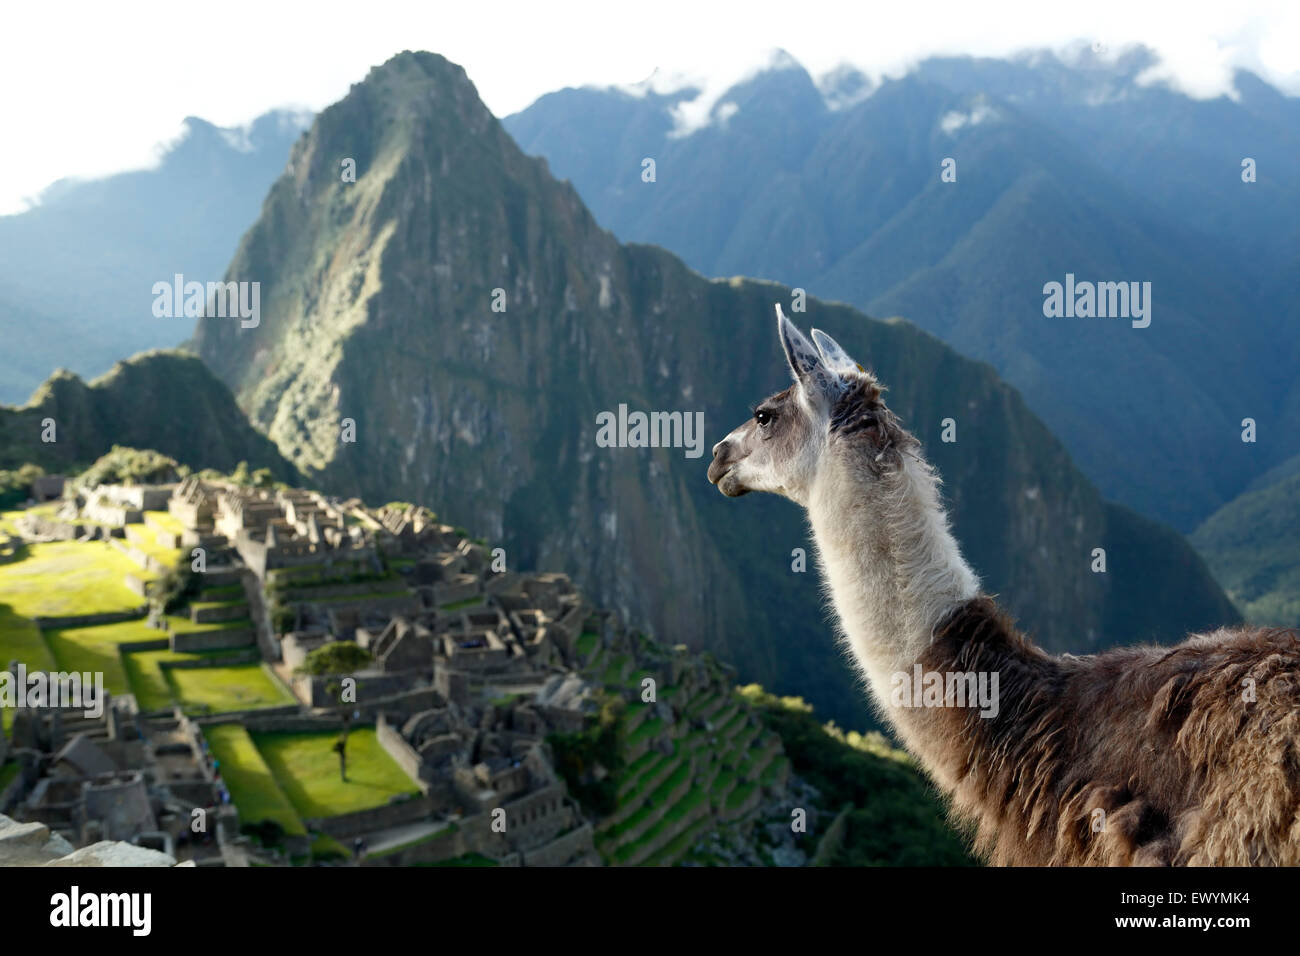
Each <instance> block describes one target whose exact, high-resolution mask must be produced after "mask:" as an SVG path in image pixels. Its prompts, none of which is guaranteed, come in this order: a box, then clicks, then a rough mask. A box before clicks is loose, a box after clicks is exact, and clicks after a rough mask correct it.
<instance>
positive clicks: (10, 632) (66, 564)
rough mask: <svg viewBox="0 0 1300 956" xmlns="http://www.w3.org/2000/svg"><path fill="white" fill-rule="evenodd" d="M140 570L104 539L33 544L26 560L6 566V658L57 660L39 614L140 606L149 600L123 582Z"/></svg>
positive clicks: (0, 592)
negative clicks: (40, 625)
mask: <svg viewBox="0 0 1300 956" xmlns="http://www.w3.org/2000/svg"><path fill="white" fill-rule="evenodd" d="M131 572H139V568H138V567H136V565H135V563H134V562H132V561H131V559H130V558H128V557H126V555H124V554H122V553H121V552H119V551H117V550H116V549H114V548H113V547H112V546H110V545H109V544H107V543H106V542H103V541H91V542H86V543H80V542H76V541H55V542H50V543H39V544H31V545H28V546H27V548H26V553H25V555H24V556H23V558H22V559H21V560H18V561H12V562H9V563H5V564H0V662H3V663H4V664H8V662H9V661H11V660H19V661H22V662H23V663H25V664H26V665H27V666H28V667H41V668H48V667H50V666H51V664H52V663H53V661H52V659H51V657H50V654H49V652H48V650H47V649H46V647H45V644H44V642H43V641H42V640H41V635H40V633H39V631H38V630H37V628H36V625H35V622H34V620H33V619H34V618H36V617H70V616H73V615H85V614H103V613H110V612H121V611H129V610H135V609H137V608H139V607H141V606H142V605H143V604H144V600H143V599H142V598H141V597H140V596H139V595H137V594H135V593H133V592H132V591H130V590H128V589H127V587H126V585H125V584H124V583H123V581H124V580H125V577H126V575H127V574H128V573H131Z"/></svg>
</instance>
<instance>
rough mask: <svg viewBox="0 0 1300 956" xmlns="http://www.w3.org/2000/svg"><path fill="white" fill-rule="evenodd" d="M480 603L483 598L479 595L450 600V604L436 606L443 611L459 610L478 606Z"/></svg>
mask: <svg viewBox="0 0 1300 956" xmlns="http://www.w3.org/2000/svg"><path fill="white" fill-rule="evenodd" d="M482 603H483V598H482V596H481V595H480V596H479V597H472V598H466V599H465V600H463V601H452V602H451V603H450V604H440V605H438V607H439V609H440V610H443V611H460V610H463V609H465V608H467V607H478V606H479V605H480V604H482Z"/></svg>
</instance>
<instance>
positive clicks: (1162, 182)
mask: <svg viewBox="0 0 1300 956" xmlns="http://www.w3.org/2000/svg"><path fill="white" fill-rule="evenodd" d="M1153 63H1154V60H1153V58H1152V55H1151V54H1150V53H1149V52H1147V51H1145V50H1142V49H1134V50H1130V51H1128V52H1126V53H1125V54H1124V55H1122V56H1119V57H1117V58H1109V57H1107V58H1102V57H1097V56H1093V55H1091V54H1089V53H1087V52H1084V53H1082V54H1080V55H1078V57H1077V58H1075V59H1073V60H1071V61H1069V62H1066V61H1064V60H1062V59H1061V58H1059V57H1057V56H1055V55H1053V54H1049V53H1038V54H1033V55H1026V56H1023V57H1019V58H1014V59H1008V60H989V59H973V58H941V59H931V60H927V61H925V62H923V63H921V64H920V65H919V66H918V67H917V68H916V69H915V70H914V71H912V72H910V73H909V74H907V75H906V76H904V77H902V78H901V79H895V80H886V81H884V82H883V83H880V84H874V83H873V82H872V81H871V80H869V79H867V78H866V77H864V76H862V75H861V74H858V73H856V72H855V71H853V70H842V71H839V72H838V73H837V74H835V75H833V76H831V77H825V78H822V80H821V85H820V88H819V86H818V84H817V83H815V82H814V80H813V78H812V77H810V76H809V75H808V73H807V72H806V71H805V70H804V69H803V68H802V67H801V66H799V65H798V64H797V63H796V62H795V61H793V60H792V59H791V58H789V57H788V56H787V57H782V58H778V59H777V60H776V61H775V64H774V65H773V66H772V67H771V68H769V69H767V70H765V71H762V72H759V73H758V74H756V75H754V76H753V77H751V78H750V79H748V80H746V81H744V82H742V83H740V84H738V85H737V86H735V87H734V88H733V89H731V90H729V91H727V92H726V93H725V94H724V95H722V96H720V97H719V98H718V99H717V101H716V102H715V103H714V105H713V107H712V112H711V114H710V122H708V123H707V124H705V125H704V126H703V127H702V128H699V129H696V130H695V131H693V132H689V133H687V134H685V135H683V131H682V129H681V128H680V127H679V125H678V123H677V113H678V112H679V111H680V109H681V107H682V104H684V103H686V102H688V101H690V100H691V99H692V98H693V97H694V96H695V94H696V92H697V91H694V90H690V89H683V90H678V91H675V92H671V93H663V92H655V91H653V90H648V89H638V90H635V91H629V90H625V89H618V88H606V89H594V88H585V89H566V90H562V91H559V92H556V93H552V94H548V95H547V96H544V97H542V98H540V99H539V100H538V101H537V102H536V103H535V104H534V105H532V106H531V107H529V108H528V109H527V110H524V111H523V112H521V113H518V114H515V115H514V116H511V117H508V118H506V119H505V120H504V124H505V126H506V129H507V130H509V132H510V133H511V134H512V135H513V136H514V137H515V139H516V140H517V141H518V142H519V144H520V145H521V147H522V148H523V149H524V151H525V152H526V153H529V154H533V155H539V156H542V157H545V158H546V160H547V162H548V163H549V165H550V168H551V169H552V170H553V171H554V173H555V175H556V176H558V177H560V178H563V179H568V180H570V181H571V182H572V183H573V184H574V186H575V188H576V189H577V191H578V193H579V194H580V195H581V196H582V197H583V199H584V201H585V202H586V203H587V204H588V205H589V206H590V208H591V209H592V212H593V214H594V215H595V216H596V218H597V220H598V221H600V222H601V223H602V224H603V225H605V226H607V227H608V228H610V229H611V230H612V231H613V232H614V233H615V234H616V235H618V236H619V237H620V238H621V239H623V240H624V241H635V242H651V243H656V244H659V245H663V246H664V247H665V248H668V249H671V250H672V251H673V252H675V253H677V254H678V255H680V256H682V258H683V259H684V260H685V261H686V263H687V264H688V265H690V266H691V267H693V268H695V269H697V270H699V271H700V272H702V273H704V274H705V275H711V276H727V275H733V274H744V275H753V276H762V277H766V278H771V279H776V280H779V281H781V282H784V283H788V284H790V285H792V286H798V287H802V288H806V289H807V290H808V291H809V293H810V294H814V295H817V296H820V297H823V298H829V299H838V300H842V301H845V302H849V303H851V304H853V305H856V306H858V307H859V308H862V309H864V310H865V311H867V312H869V313H871V314H875V315H902V316H905V317H906V318H907V319H908V320H909V321H912V322H915V323H916V324H917V325H919V326H921V327H923V328H925V329H927V330H929V331H931V332H933V333H934V334H936V335H938V336H939V337H940V338H942V339H944V340H945V341H946V342H948V343H950V344H952V345H953V346H955V347H956V348H957V349H958V350H959V351H960V352H962V353H963V354H967V355H970V356H973V357H975V358H980V359H984V360H985V361H988V362H990V363H991V364H992V365H994V366H995V367H996V368H997V369H998V371H999V373H1000V374H1001V375H1002V376H1003V377H1004V378H1005V379H1006V380H1007V381H1008V382H1009V383H1010V384H1012V385H1014V386H1015V387H1016V388H1018V389H1019V390H1020V391H1021V393H1022V394H1023V395H1024V396H1025V398H1026V400H1027V401H1028V403H1029V405H1030V407H1031V408H1033V409H1034V411H1035V412H1036V413H1037V414H1039V415H1040V416H1041V417H1042V418H1043V420H1044V421H1045V422H1046V423H1047V425H1048V426H1049V427H1050V428H1051V429H1052V430H1053V432H1054V433H1056V434H1057V435H1058V436H1060V437H1061V439H1062V440H1063V441H1064V442H1065V444H1066V446H1067V447H1068V448H1069V449H1070V452H1071V454H1072V456H1073V457H1074V458H1075V460H1076V461H1078V462H1079V464H1080V467H1081V468H1082V469H1083V471H1084V472H1085V473H1086V474H1087V475H1088V476H1089V477H1090V478H1091V479H1092V480H1093V481H1094V482H1095V483H1096V484H1097V485H1098V486H1099V487H1100V489H1101V491H1102V492H1103V493H1104V494H1106V495H1107V496H1109V497H1113V498H1115V499H1117V500H1118V501H1121V502H1123V503H1125V504H1127V505H1130V506H1132V507H1134V508H1136V509H1137V510H1139V511H1141V512H1142V513H1144V514H1149V515H1152V516H1154V517H1158V518H1160V519H1162V520H1165V521H1169V522H1171V523H1173V524H1174V525H1175V526H1177V527H1178V528H1180V529H1181V530H1184V531H1190V530H1192V529H1193V528H1195V527H1196V526H1197V525H1198V524H1199V523H1200V522H1201V521H1202V520H1203V519H1204V518H1205V517H1207V516H1208V515H1209V514H1210V513H1211V512H1212V511H1214V510H1215V509H1216V508H1218V507H1219V506H1221V505H1223V504H1224V503H1225V502H1227V501H1228V500H1230V499H1232V498H1233V497H1234V496H1236V495H1237V494H1238V493H1239V492H1240V491H1241V490H1243V489H1244V488H1245V487H1246V485H1247V484H1249V483H1250V481H1251V480H1252V479H1254V478H1255V477H1256V476H1257V475H1259V474H1260V473H1262V472H1263V471H1265V470H1266V469H1268V468H1269V467H1271V466H1273V465H1276V464H1278V463H1280V462H1282V461H1284V460H1286V459H1287V458H1289V457H1291V456H1293V455H1295V454H1296V453H1297V452H1300V428H1297V425H1300V387H1298V385H1297V377H1296V375H1295V369H1296V367H1297V362H1298V361H1300V340H1297V338H1296V336H1295V335H1294V328H1295V325H1296V321H1297V318H1300V305H1298V303H1300V268H1297V266H1298V264H1300V167H1298V166H1297V163H1296V161H1295V156H1296V155H1297V154H1298V153H1300V122H1298V120H1300V99H1297V98H1295V97H1286V96H1284V95H1282V94H1281V93H1279V92H1278V91H1277V90H1275V89H1273V88H1272V87H1270V86H1268V85H1267V84H1266V83H1264V82H1263V81H1262V80H1260V79H1259V78H1258V77H1256V76H1254V75H1253V74H1249V73H1245V72H1241V73H1238V74H1237V77H1236V92H1237V95H1236V97H1235V98H1229V97H1220V98H1217V99H1213V100H1194V99H1191V98H1189V97H1186V96H1184V95H1182V94H1179V93H1176V92H1173V91H1171V90H1170V89H1168V88H1166V87H1164V86H1161V85H1158V84H1146V83H1144V82H1142V76H1143V72H1144V71H1145V70H1146V69H1148V68H1149V67H1151V66H1152V65H1153ZM646 158H652V159H653V160H654V161H655V178H654V181H653V182H645V181H643V178H642V170H643V161H644V160H645V159H646ZM1247 159H1249V160H1250V161H1252V162H1253V167H1252V170H1253V173H1254V175H1255V181H1254V182H1249V183H1247V182H1243V178H1242V177H1243V162H1244V161H1245V160H1247ZM945 160H952V161H953V162H954V165H953V167H952V170H953V172H954V173H955V181H952V182H945V181H943V179H942V178H941V174H942V172H943V171H944V161H945ZM1067 274H1068V275H1072V276H1074V277H1075V278H1077V279H1078V280H1080V281H1081V282H1083V281H1087V282H1094V283H1096V282H1126V283H1127V282H1149V283H1150V284H1151V303H1150V305H1151V313H1150V320H1151V321H1150V325H1149V326H1148V327H1145V328H1134V327H1133V326H1132V322H1131V321H1130V320H1129V319H1128V318H1064V317H1055V318H1048V317H1046V316H1045V314H1044V293H1043V289H1044V285H1045V284H1046V283H1049V282H1058V283H1064V282H1066V277H1067ZM1247 417H1249V418H1252V419H1255V420H1256V422H1258V423H1259V428H1260V429H1261V432H1260V434H1261V437H1260V439H1259V441H1258V443H1256V444H1244V443H1243V442H1242V441H1241V440H1240V432H1241V421H1242V419H1243V418H1247Z"/></svg>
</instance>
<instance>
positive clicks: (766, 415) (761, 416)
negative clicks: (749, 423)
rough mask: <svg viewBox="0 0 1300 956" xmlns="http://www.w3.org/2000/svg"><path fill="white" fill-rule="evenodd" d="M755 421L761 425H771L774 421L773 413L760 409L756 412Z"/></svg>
mask: <svg viewBox="0 0 1300 956" xmlns="http://www.w3.org/2000/svg"><path fill="white" fill-rule="evenodd" d="M754 421H756V422H758V424H759V425H769V424H771V422H772V413H771V412H768V411H764V410H762V409H759V410H758V411H756V412H755V413H754Z"/></svg>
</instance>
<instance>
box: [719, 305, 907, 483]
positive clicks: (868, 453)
mask: <svg viewBox="0 0 1300 956" xmlns="http://www.w3.org/2000/svg"><path fill="white" fill-rule="evenodd" d="M776 322H777V334H778V337H779V338H780V340H781V346H782V347H783V348H784V349H785V357H786V361H787V362H789V364H790V372H791V374H792V375H793V376H794V384H793V385H791V386H790V387H789V388H787V389H786V390H785V391H783V392H777V393H776V394H775V395H772V396H771V397H769V398H766V399H764V400H763V401H762V402H760V403H759V404H758V406H757V407H756V408H755V409H754V415H753V417H752V418H750V419H749V421H747V422H745V423H744V424H743V425H741V426H740V427H739V428H737V429H735V430H734V431H732V432H731V434H729V435H728V436H727V437H726V438H724V439H722V441H720V442H718V443H717V444H716V445H714V446H713V461H712V463H711V464H710V465H709V481H711V482H713V483H714V484H715V485H717V486H718V490H719V491H721V492H722V493H723V494H724V495H727V496H728V497H731V498H735V497H739V496H740V495H744V494H748V493H749V492H751V491H768V492H772V493H773V494H778V495H782V496H783V497H786V498H789V499H790V500H791V501H794V502H796V503H797V504H800V505H804V506H805V507H806V506H807V504H808V497H809V493H810V490H811V488H812V486H813V482H814V480H815V479H816V476H817V475H818V473H819V471H820V470H821V468H822V467H823V464H824V461H825V458H826V456H827V455H840V456H849V457H850V458H851V459H852V460H851V461H848V462H846V463H847V464H849V465H850V467H851V468H852V469H853V472H854V473H858V474H864V475H867V476H873V477H879V476H880V475H882V474H884V473H885V472H887V471H889V470H891V469H896V468H898V467H899V466H900V465H901V454H902V452H903V451H904V450H906V449H907V448H908V447H909V446H910V445H912V444H915V439H913V438H911V436H910V435H908V434H907V433H906V432H905V431H903V429H902V427H901V426H900V425H899V423H898V419H897V418H895V417H894V415H893V413H892V412H890V411H889V409H888V408H886V407H885V404H884V402H883V401H881V392H882V388H881V386H880V385H879V384H878V383H877V382H876V379H875V377H874V376H873V375H872V374H871V373H870V372H868V371H866V370H865V369H864V368H863V367H862V366H861V365H859V364H858V363H857V362H855V361H853V359H851V358H849V356H848V355H847V354H846V353H845V351H844V350H843V349H842V348H840V346H839V345H838V344H837V343H836V342H835V340H834V339H832V338H831V337H830V336H829V335H827V334H826V333H825V332H822V331H821V330H820V329H813V330H812V340H811V341H809V339H808V338H807V337H805V336H804V334H803V333H802V332H800V331H799V330H798V329H797V328H795V327H794V324H793V323H791V322H790V320H789V319H787V318H786V317H785V314H784V313H783V312H782V311H781V306H780V305H779V304H778V305H777V307H776Z"/></svg>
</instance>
